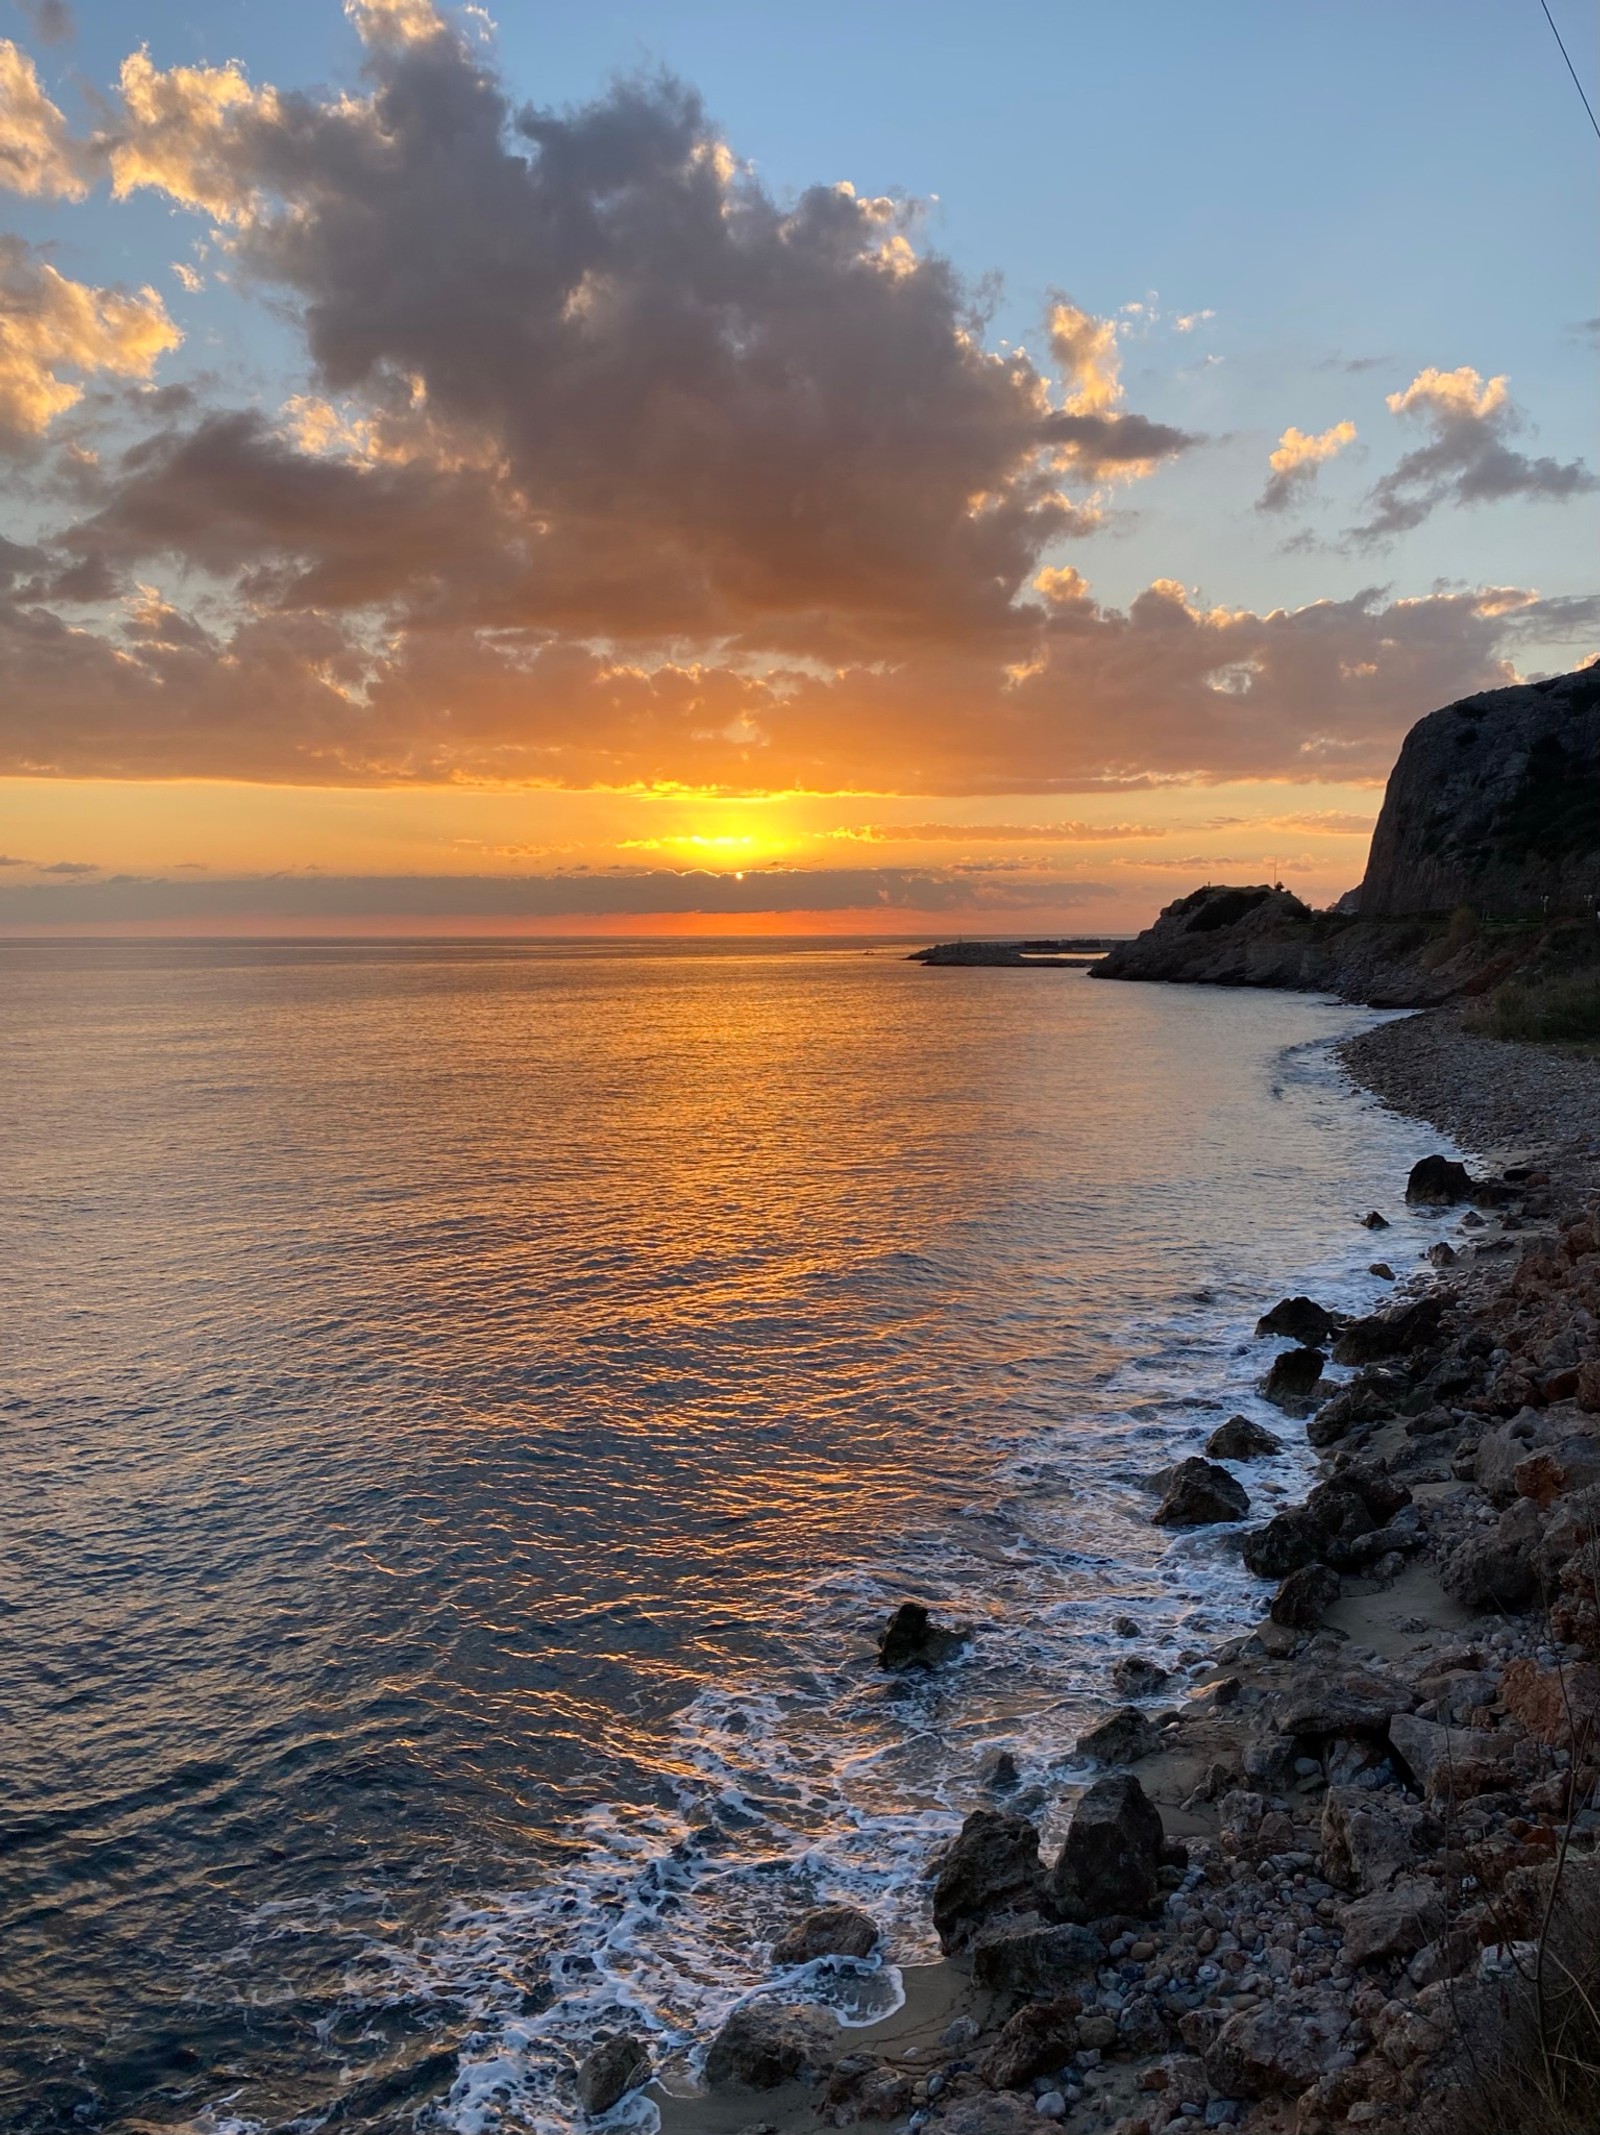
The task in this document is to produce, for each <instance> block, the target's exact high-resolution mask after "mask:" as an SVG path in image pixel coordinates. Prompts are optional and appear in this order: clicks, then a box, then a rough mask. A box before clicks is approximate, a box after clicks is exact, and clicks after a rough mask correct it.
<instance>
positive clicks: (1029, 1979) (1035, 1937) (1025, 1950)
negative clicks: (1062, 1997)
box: [971, 1913, 1106, 1998]
mask: <svg viewBox="0 0 1600 2135" xmlns="http://www.w3.org/2000/svg"><path fill="white" fill-rule="evenodd" d="M971 1950H972V1977H973V1981H974V1983H975V1984H976V1985H978V1986H980V1987H983V1988H986V1989H987V1990H988V1991H989V1992H990V1993H992V1994H1010V1995H1027V1996H1029V1997H1037V1996H1041V1995H1042V1996H1046V1997H1049V1998H1054V1997H1055V1996H1056V1995H1059V1994H1060V1993H1062V1991H1063V1990H1064V1989H1065V1988H1067V1987H1069V1986H1071V1985H1072V1984H1073V1982H1074V1981H1077V1980H1092V1979H1093V1978H1094V1975H1095V1972H1096V1971H1097V1970H1098V1968H1099V1967H1100V1966H1101V1965H1103V1964H1104V1963H1105V1961H1106V1946H1105V1944H1104V1943H1103V1942H1102V1941H1101V1940H1100V1937H1099V1936H1098V1935H1096V1934H1093V1933H1091V1932H1090V1930H1089V1929H1088V1928H1086V1927H1082V1926H1079V1925H1078V1924H1077V1923H1076V1922H1073V1921H1059V1922H1046V1921H1044V1920H1042V1919H1041V1918H1040V1917H1039V1915H1038V1914H1037V1913H1016V1914H1009V1915H1005V1916H1003V1917H1002V1918H1000V1919H998V1920H990V1921H987V1922H986V1923H985V1924H984V1925H983V1926H982V1927H981V1928H979V1929H978V1931H977V1933H976V1934H975V1935H974V1936H973V1938H972V1942H971Z"/></svg>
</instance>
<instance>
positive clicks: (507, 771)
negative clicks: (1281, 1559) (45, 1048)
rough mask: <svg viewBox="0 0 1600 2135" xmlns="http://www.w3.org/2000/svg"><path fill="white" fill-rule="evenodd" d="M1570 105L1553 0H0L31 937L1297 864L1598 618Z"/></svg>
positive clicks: (1306, 877)
mask: <svg viewBox="0 0 1600 2135" xmlns="http://www.w3.org/2000/svg"><path fill="white" fill-rule="evenodd" d="M1551 12H1552V14H1553V15H1554V17H1555V20H1556V23H1557V25H1558V26H1559V28H1560V29H1561V31H1562V33H1563V34H1564V36H1565V38H1566V40H1567V45H1568V50H1569V51H1570V53H1571V55H1572V60H1573V64H1574V66H1575V68H1576V70H1577V72H1578V74H1579V76H1580V78H1581V79H1582V80H1583V82H1584V83H1585V84H1586V86H1588V87H1589V90H1590V94H1591V99H1593V96H1594V84H1595V80H1596V73H1597V60H1600V55H1597V51H1596V28H1595V22H1594V17H1593V14H1592V11H1591V10H1589V9H1586V8H1581V7H1579V6H1577V5H1576V4H1574V0H1552V7H1551ZM1597 147H1600V144H1597V142H1596V138H1595V134H1594V132H1593V131H1592V129H1591V126H1590V123H1589V120H1588V118H1587V117H1586V115H1585V113H1584V110H1583V106H1582V103H1581V101H1580V98H1579V95H1578V92H1577V90H1576V89H1575V87H1574V85H1573V82H1572V80H1571V77H1570V76H1569V75H1568V73H1567V71H1566V67H1565V65H1564V63H1563V61H1562V57H1561V54H1560V52H1559V50H1558V49H1557V47H1556V44H1555V41H1554V39H1553V37H1552V36H1551V33H1550V28H1549V25H1548V24H1547V23H1546V21H1545V19H1544V15H1543V12H1542V10H1541V8H1540V7H1539V5H1538V0H1452V4H1451V5H1450V6H1449V7H1448V8H1446V7H1444V6H1435V5H1424V4H1420V0H1419V4H1415V5H1412V6H1408V7H1404V8H1396V7H1394V6H1393V4H1392V0H1301V4H1299V5H1297V6H1295V7H1293V8H1285V7H1283V6H1282V5H1281V0H1273V4H1268V0H1216V4H1214V5H1212V6H1210V7H1208V8H1205V9H1199V8H1195V7H1194V6H1192V5H1190V4H1178V0H1146V4H1144V5H1141V6H1140V7H1139V8H1137V9H1133V8H1114V9H1107V8H1105V7H1094V8H1091V7H1089V6H1086V5H1079V4H1077V0H1060V4H1055V5H1051V6H1049V7H1045V6H1043V5H1038V4H1028V5H1022V4H1017V0H993V4H990V5H988V6H986V7H984V8H982V9H976V8H973V7H971V6H970V5H958V4H954V0H918V4H917V5H915V6H913V5H910V4H909V0H879V4H877V5H875V6H874V7H873V8H871V9H851V10H834V11H831V12H830V13H829V14H828V15H827V16H826V17H825V18H824V17H819V16H818V15H817V14H816V13H815V12H814V11H810V12H805V13H802V12H801V11H798V10H792V9H787V8H779V7H776V6H769V5H766V4H763V0H684V4H674V5H664V4H661V0H655V4H652V5H646V4H643V0H589V4H587V5H586V6H585V7H584V8H582V9H574V8H572V7H570V6H558V5H554V4H546V0H500V4H499V5H497V6H493V7H491V8H483V7H478V6H467V7H450V6H446V5H442V4H441V5H438V6H435V4H434V0H346V4H345V5H343V6H341V5H340V4H339V0H274V4H273V5H271V6H270V7H269V6H266V5H264V4H262V0H203V4H202V0H135V4H132V5H130V4H129V0H117V4H115V5H113V4H110V0H94V4H88V0H78V4H76V5H68V4H65V0H21V4H19V0H0V460H3V463H4V473H3V480H0V931H5V932H11V933H18V932H47V933H48V932H88V933H107V932H118V931H124V932H168V933H186V934H193V933H204V932H248V933H261V932H289V933H352V932H368V931H371V932H388V933H419V932H424V933H425V932H444V933H451V932H453V933H471V934H482V933H527V934H553V933H576V934H583V933H641V932H648V933H663V934H672V933H678V932H691V933H719V932H722V933H734V934H739V933H769V934H772V933H783V934H794V933H806V932H816V933H821V934H853V933H861V932H874V933H920V932H930V931H931V932H936V933H956V932H963V933H967V932H976V933H1016V932H1023V933H1084V932H1089V933H1092V932H1119V931H1126V930H1128V929H1130V928H1133V927H1137V926H1140V925H1143V924H1145V923H1146V922H1147V921H1148V920H1149V919H1150V918H1152V917H1153V916H1154V914H1155V912H1156V910H1157V909H1158V908H1159V907H1160V906H1161V905H1163V904H1165V903H1167V902H1169V901H1170V900H1171V899H1172V898H1173V897H1175V896H1179V895H1181V894H1183V893H1184V892H1186V891H1187V890H1189V889H1190V888H1192V887H1194V886H1195V884H1196V883H1198V882H1201V881H1218V880H1235V881H1262V880H1271V879H1281V880H1283V881H1285V882H1286V883H1287V884H1288V885H1289V886H1290V887H1291V888H1293V889H1295V890H1297V891H1299V892H1300V894H1302V895H1303V896H1305V897H1306V898H1307V899H1308V901H1310V902H1312V903H1318V904H1320V903H1327V902H1330V901H1331V900H1332V899H1333V898H1335V897H1337V896H1338V895H1339V894H1340V893H1341V892H1342V891H1344V890H1346V889H1348V888H1350V887H1351V886H1352V884H1354V883H1355V882H1357V881H1358V880H1359V879H1360V875H1361V871H1362V865H1363V861H1364V857H1365V849H1366V840H1367V836H1368V833H1369V831H1370V826H1371V823H1372V820H1373V818H1374V816H1375V814H1376V812H1377V808H1378V805H1379V803H1380V801H1381V798H1382V789H1383V781H1384V779H1385V777H1386V776H1387V773H1388V771H1389V769H1390V766H1391V765H1392V763H1393V761H1394V757H1395V754H1396V751H1397V749H1398V746H1399V743H1400V740H1401V738H1402V737H1403V735H1404V733H1405V732H1406V730H1407V728H1408V727H1409V726H1410V725H1411V724H1412V723H1413V722H1414V721H1415V720H1416V719H1417V718H1419V717H1421V716H1422V715H1423V714H1425V713H1426V712H1428V711H1429V710H1431V709H1433V708H1434V707H1435V706H1437V705H1440V704H1443V703H1446V702H1448V701H1450V700H1451V699H1453V698H1455V697H1458V696H1461V695H1463V694H1465V693H1467V692H1469V691H1472V690H1476V689H1481V688H1485V687H1492V686H1495V685H1498V684H1503V683H1508V682H1513V681H1516V680H1518V679H1520V678H1523V677H1533V676H1538V675H1541V674H1548V673H1552V672H1556V671H1560V670H1562V669H1566V668H1570V667H1573V666H1576V665H1578V664H1580V663H1582V662H1583V661H1585V660H1588V659H1591V658H1593V657H1595V655H1596V653H1597V652H1600V595H1597V592H1596V572H1595V560H1596V541H1595V535H1596V498H1597V494H1600V492H1597V488H1596V479H1595V467H1596V464H1597V452H1596V440H1595V435H1594V414H1595V407H1596V398H1595V370H1596V359H1597V356H1600V320H1597V319H1596V316H1595V313H1596V292H1595V287H1594V274H1593V261H1594V258H1595V244H1596V236H1597V231H1596V227H1595V225H1596V221H1597V213H1596V201H1597V193H1596V187H1595V183H1594V179H1595V166H1596V160H1597Z"/></svg>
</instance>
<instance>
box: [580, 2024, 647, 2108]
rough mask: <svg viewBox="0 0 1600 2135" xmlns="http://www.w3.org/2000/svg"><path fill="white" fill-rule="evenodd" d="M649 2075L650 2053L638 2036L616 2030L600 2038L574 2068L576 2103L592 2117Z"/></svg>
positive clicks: (623, 2096)
mask: <svg viewBox="0 0 1600 2135" xmlns="http://www.w3.org/2000/svg"><path fill="white" fill-rule="evenodd" d="M649 2074H650V2055H649V2052H648V2050H647V2048H646V2047H645V2044H644V2042H643V2040H642V2039H636V2038H635V2037H634V2036H633V2034H632V2033H631V2032H627V2031H622V2032H618V2033H617V2034H616V2036H615V2037H614V2038H609V2039H602V2040H601V2041H600V2044H599V2045H598V2046H596V2047H595V2048H594V2049H593V2050H592V2051H591V2052H590V2053H589V2054H588V2056H587V2057H586V2058H585V2060H584V2062H583V2065H582V2066H581V2067H580V2068H579V2070H578V2103H579V2105H580V2106H582V2108H583V2110H584V2111H585V2112H586V2113H587V2114H588V2115H589V2117H590V2118H591V2119H592V2120H597V2119H599V2117H600V2115H601V2114H602V2113H609V2112H610V2110H611V2108H612V2107H613V2106H614V2105H620V2104H621V2102H622V2100H623V2099H624V2098H625V2097H626V2096H627V2095H628V2093H629V2091H631V2090H637V2089H638V2087H639V2085H640V2084H641V2083H643V2082H645V2081H647V2079H648V2077H649Z"/></svg>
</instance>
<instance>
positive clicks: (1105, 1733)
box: [1073, 1705, 1161, 1764]
mask: <svg viewBox="0 0 1600 2135" xmlns="http://www.w3.org/2000/svg"><path fill="white" fill-rule="evenodd" d="M1160 1747H1161V1737H1160V1736H1159V1735H1158V1734H1157V1733H1156V1730H1155V1729H1154V1728H1153V1727H1152V1726H1151V1725H1150V1722H1149V1721H1148V1720H1147V1719H1146V1718H1145V1716H1144V1714H1143V1713H1142V1712H1140V1711H1139V1709H1138V1708H1137V1706H1133V1705H1125V1706H1123V1708H1122V1710H1121V1711H1120V1712H1114V1713H1112V1714H1111V1716H1110V1718H1109V1719H1105V1720H1102V1721H1101V1722H1100V1724H1099V1726H1098V1727H1091V1728H1090V1729H1089V1731H1088V1733H1087V1734H1085V1735H1080V1736H1079V1737H1078V1739H1077V1741H1076V1742H1075V1743H1074V1744H1073V1755H1074V1756H1075V1757H1092V1758H1093V1759H1094V1761H1095V1762H1096V1763H1097V1764H1137V1763H1138V1762H1139V1760H1140V1758H1141V1757H1153V1756H1154V1755H1155V1753H1156V1751H1157V1750H1158V1749H1159V1748H1160Z"/></svg>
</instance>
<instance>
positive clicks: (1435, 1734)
mask: <svg viewBox="0 0 1600 2135" xmlns="http://www.w3.org/2000/svg"><path fill="white" fill-rule="evenodd" d="M1389 1746H1390V1748H1391V1749H1392V1750H1393V1751H1394V1752H1395V1754H1396V1755H1397V1756H1398V1757H1399V1758H1400V1759H1401V1761H1402V1763H1403V1764H1404V1765H1405V1768H1406V1770H1407V1771H1408V1772H1410V1774H1411V1776H1412V1778H1413V1779H1415V1781H1416V1782H1417V1785H1418V1786H1419V1787H1420V1788H1421V1790H1422V1792H1423V1793H1424V1794H1425V1795H1426V1796H1427V1798H1428V1800H1429V1801H1440V1802H1455V1801H1470V1800H1471V1798H1472V1796H1473V1795H1475V1794H1493V1793H1496V1792H1499V1791H1501V1790H1503V1789H1504V1788H1506V1787H1509V1786H1513V1785H1514V1784H1515V1783H1516V1779H1517V1745H1516V1743H1515V1742H1514V1741H1513V1740H1512V1739H1511V1738H1510V1737H1509V1736H1507V1735H1499V1734H1492V1733H1490V1732H1489V1731H1488V1730H1486V1729H1484V1728H1478V1727H1458V1728H1450V1727H1441V1726H1440V1725H1439V1723H1438V1722H1437V1721H1435V1720H1419V1719H1418V1718H1417V1717H1416V1716H1415V1715H1414V1714H1411V1713H1396V1714H1395V1716H1394V1718H1393V1719H1392V1720H1391V1721H1390V1722H1389Z"/></svg>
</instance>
